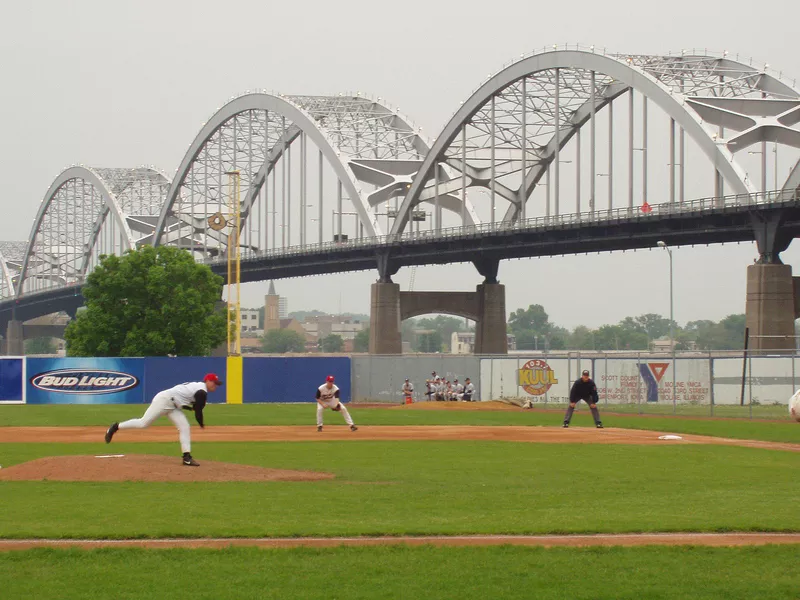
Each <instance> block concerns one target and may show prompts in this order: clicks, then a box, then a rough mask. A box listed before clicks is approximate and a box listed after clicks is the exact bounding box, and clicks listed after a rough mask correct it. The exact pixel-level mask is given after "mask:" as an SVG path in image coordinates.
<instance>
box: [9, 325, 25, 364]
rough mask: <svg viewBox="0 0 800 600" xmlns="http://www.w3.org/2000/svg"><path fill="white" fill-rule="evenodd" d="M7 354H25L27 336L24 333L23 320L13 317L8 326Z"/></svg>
mask: <svg viewBox="0 0 800 600" xmlns="http://www.w3.org/2000/svg"><path fill="white" fill-rule="evenodd" d="M5 341H6V348H5V350H6V356H22V355H23V354H25V338H24V336H23V333H22V321H17V320H16V319H12V320H11V321H9V322H8V326H7V327H6V340H5Z"/></svg>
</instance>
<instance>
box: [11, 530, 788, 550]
mask: <svg viewBox="0 0 800 600" xmlns="http://www.w3.org/2000/svg"><path fill="white" fill-rule="evenodd" d="M766 544H800V533H635V534H596V535H486V536H484V535H467V536H410V537H402V536H400V537H389V536H381V537H331V538H313V537H299V538H247V539H245V538H204V539H174V538H173V539H152V540H45V539H42V540H0V551H8V550H29V549H31V548H82V549H86V550H90V549H93V548H217V549H219V548H228V547H233V546H236V547H242V546H254V547H259V548H298V547H313V548H334V547H338V546H389V545H393V546H395V545H406V546H425V545H431V546H503V545H511V546H538V547H542V548H555V547H587V546H762V545H766Z"/></svg>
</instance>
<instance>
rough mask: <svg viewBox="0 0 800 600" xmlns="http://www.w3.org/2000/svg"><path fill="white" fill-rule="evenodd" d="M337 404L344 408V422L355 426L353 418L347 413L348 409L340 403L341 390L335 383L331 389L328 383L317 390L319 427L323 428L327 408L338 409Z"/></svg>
mask: <svg viewBox="0 0 800 600" xmlns="http://www.w3.org/2000/svg"><path fill="white" fill-rule="evenodd" d="M320 402H321V403H322V404H320ZM323 404H324V406H323ZM337 404H338V405H340V406H341V407H342V408H341V412H342V416H343V417H344V422H345V423H347V424H348V425H350V426H352V425H353V418H352V417H351V416H350V413H349V412H347V407H346V406H345V405H344V404H342V403H341V402H339V388H338V387H337V386H336V384H335V383H334V384H332V385H331V387H328V384H327V383H323V384H322V385H321V386H319V388H317V427H322V415H323V414H324V412H325V408H326V407H327V408H336V405H337Z"/></svg>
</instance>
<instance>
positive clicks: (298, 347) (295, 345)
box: [261, 329, 306, 354]
mask: <svg viewBox="0 0 800 600" xmlns="http://www.w3.org/2000/svg"><path fill="white" fill-rule="evenodd" d="M261 348H262V349H263V350H264V352H266V353H267V354H285V353H287V352H305V350H306V339H305V337H303V335H302V334H300V333H298V332H296V331H295V330H293V329H270V330H269V331H267V332H266V333H265V334H264V337H263V338H262V342H261Z"/></svg>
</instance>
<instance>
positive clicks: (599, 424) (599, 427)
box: [595, 422, 603, 429]
mask: <svg viewBox="0 0 800 600" xmlns="http://www.w3.org/2000/svg"><path fill="white" fill-rule="evenodd" d="M595 427H597V428H598V429H603V424H602V423H600V422H598V423H596V424H595Z"/></svg>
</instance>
